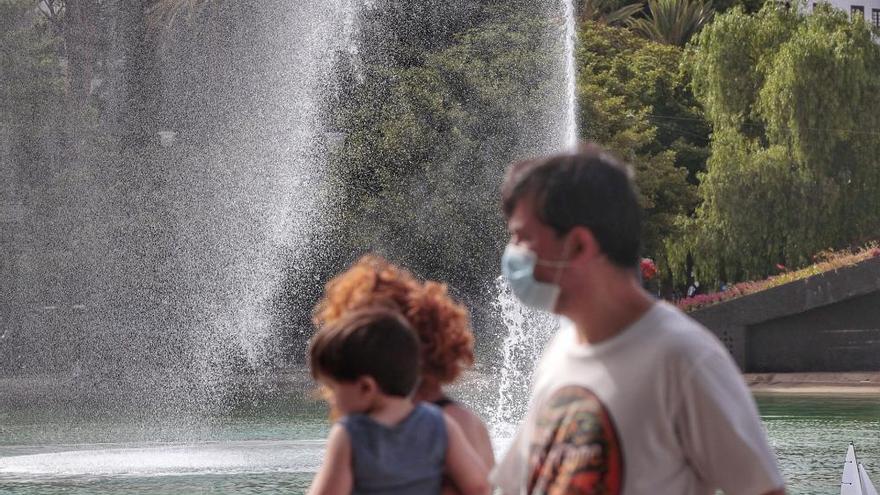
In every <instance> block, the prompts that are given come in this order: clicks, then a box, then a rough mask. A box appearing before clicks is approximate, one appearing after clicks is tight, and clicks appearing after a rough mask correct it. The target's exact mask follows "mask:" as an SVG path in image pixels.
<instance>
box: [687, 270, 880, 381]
mask: <svg viewBox="0 0 880 495" xmlns="http://www.w3.org/2000/svg"><path fill="white" fill-rule="evenodd" d="M691 316H692V317H693V318H695V319H697V320H698V321H700V322H701V323H703V324H704V325H706V326H707V327H708V328H709V329H710V330H712V332H713V333H715V335H717V336H718V338H719V339H721V341H722V342H723V343H724V345H725V346H726V347H727V348H728V350H729V351H730V352H731V354H732V355H733V357H734V359H735V360H736V362H737V364H738V365H739V366H740V368H742V369H743V371H745V372H749V373H757V372H817V371H880V258H872V259H869V260H866V261H863V262H862V263H859V264H857V265H854V266H851V267H847V268H843V269H840V270H837V271H833V272H828V273H823V274H821V275H816V276H814V277H810V278H808V279H805V280H799V281H796V282H792V283H789V284H786V285H782V286H779V287H774V288H773V289H769V290H766V291H762V292H760V293H757V294H752V295H749V296H745V297H741V298H738V299H734V300H732V301H728V302H725V303H721V304H717V305H714V306H710V307H708V308H703V309H701V310H698V311H695V312H693V313H691Z"/></svg>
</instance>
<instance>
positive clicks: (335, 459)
mask: <svg viewBox="0 0 880 495" xmlns="http://www.w3.org/2000/svg"><path fill="white" fill-rule="evenodd" d="M353 485H354V480H353V477H352V472H351V440H350V439H349V438H348V432H346V431H345V428H343V427H342V426H340V425H339V424H336V425H333V428H332V429H330V436H329V438H327V452H326V453H325V454H324V463H323V464H321V469H320V470H318V474H316V475H315V479H314V480H313V481H312V486H311V488H309V494H308V495H350V494H351V490H352V487H353Z"/></svg>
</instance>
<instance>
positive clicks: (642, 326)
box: [492, 146, 784, 495]
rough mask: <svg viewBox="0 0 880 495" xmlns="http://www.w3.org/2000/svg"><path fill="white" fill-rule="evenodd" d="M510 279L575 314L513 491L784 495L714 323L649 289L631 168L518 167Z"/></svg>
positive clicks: (532, 410) (508, 461) (526, 297)
mask: <svg viewBox="0 0 880 495" xmlns="http://www.w3.org/2000/svg"><path fill="white" fill-rule="evenodd" d="M502 199H503V206H504V212H505V214H506V216H507V221H508V228H509V230H510V234H511V240H510V244H509V245H508V246H507V249H506V250H505V253H504V258H503V261H502V265H503V272H504V275H505V278H506V279H507V280H508V283H509V284H510V286H511V289H512V290H513V292H514V294H515V295H516V296H517V297H519V298H520V299H521V300H522V302H523V303H524V304H526V305H527V306H530V307H532V308H536V309H542V310H546V311H552V312H553V313H556V314H558V315H561V316H563V317H565V319H564V320H563V322H564V323H563V325H562V327H561V328H560V330H559V332H558V333H557V335H556V336H555V337H554V338H553V340H552V342H551V343H550V345H549V346H548V348H547V350H546V352H545V354H544V357H543V358H542V360H541V362H540V363H539V364H538V367H537V368H536V370H535V375H534V378H533V384H532V398H531V402H530V405H529V411H528V413H527V415H526V418H525V420H524V423H523V424H522V425H521V426H520V429H519V431H518V433H517V436H516V437H515V438H514V440H513V443H512V445H511V447H510V449H509V451H508V452H507V454H506V456H505V457H504V459H503V460H502V462H501V463H500V464H499V465H498V467H497V468H496V469H495V470H494V471H493V473H492V479H493V482H494V483H495V484H497V485H498V486H500V487H501V489H502V492H503V493H505V494H507V495H513V494H521V493H527V494H551V495H552V494H600V493H601V494H612V495H613V494H627V495H634V494H655V495H656V494H675V495H682V494H685V495H691V494H695V495H696V494H706V495H711V494H713V493H715V491H716V489H720V490H722V491H724V492H725V493H728V494H733V495H762V494H768V495H769V494H782V493H784V489H783V481H782V477H781V476H780V474H779V470H778V468H777V466H776V461H775V458H774V455H773V453H772V451H771V449H770V447H769V446H768V444H767V439H766V437H765V434H764V430H763V428H762V425H761V422H760V419H759V417H758V412H757V409H756V407H755V403H754V400H753V399H752V396H751V395H750V393H749V391H748V389H747V388H746V386H745V383H744V382H743V380H742V377H741V375H740V373H739V370H738V369H737V367H736V365H735V364H734V363H733V360H732V359H731V357H730V356H729V354H728V353H727V351H726V350H725V349H724V347H723V346H722V345H721V344H720V343H719V342H718V340H717V339H716V338H715V337H714V336H713V335H712V334H711V333H709V332H708V331H707V330H706V329H705V328H703V327H702V326H700V325H699V324H698V323H696V322H695V321H693V320H691V319H690V318H688V317H687V316H685V315H684V314H683V313H681V312H680V311H679V310H677V309H676V308H675V307H673V306H671V305H669V304H667V303H665V302H655V300H654V299H653V298H652V297H651V296H650V295H649V294H648V293H647V292H645V291H644V290H643V289H642V287H641V286H640V285H639V283H638V280H637V278H636V276H635V275H634V274H635V269H636V268H637V267H638V262H639V249H640V243H641V232H640V229H641V226H640V224H641V213H640V208H639V206H638V201H637V197H636V192H635V187H634V185H633V183H632V173H631V171H630V169H629V168H628V167H627V166H625V165H624V164H621V163H620V162H618V161H617V160H615V159H614V158H612V157H611V156H609V155H608V154H606V153H605V152H603V151H602V150H601V149H599V148H598V147H596V146H587V147H584V148H582V149H581V150H579V151H578V152H576V153H571V154H563V155H557V156H552V157H549V158H546V159H539V160H533V161H527V162H522V163H518V164H515V165H514V166H513V167H511V169H510V170H509V171H508V174H507V177H506V178H505V182H504V185H503V187H502Z"/></svg>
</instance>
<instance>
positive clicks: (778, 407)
mask: <svg viewBox="0 0 880 495" xmlns="http://www.w3.org/2000/svg"><path fill="white" fill-rule="evenodd" d="M757 399H758V404H759V407H760V410H761V415H762V418H763V420H764V424H765V425H766V427H767V431H768V433H769V435H770V438H771V441H772V443H773V446H774V448H775V449H776V452H777V455H778V458H779V463H780V466H781V469H782V471H783V474H784V476H785V477H786V480H787V487H788V491H789V493H792V494H836V493H838V491H839V488H838V486H839V482H840V475H841V470H842V464H843V458H844V454H845V452H846V446H847V444H848V443H849V442H850V441H853V442H855V443H856V446H857V450H858V453H859V457H860V460H861V461H862V462H863V463H864V464H865V467H866V468H867V470H868V472H869V474H871V473H876V474H874V480H875V482H876V481H878V480H880V397H873V396H872V397H866V396H821V397H820V396H802V395H758V396H757ZM327 430H328V423H327V421H326V419H325V411H324V409H323V407H322V406H321V405H320V404H319V403H317V402H314V401H310V400H303V399H286V400H279V401H276V403H274V404H270V405H269V406H268V407H266V406H265V405H262V406H260V407H257V408H253V409H251V410H247V411H239V412H237V413H233V414H230V415H228V416H227V417H224V418H220V419H215V420H212V421H209V422H206V421H204V420H191V419H186V418H177V419H171V420H169V419H167V418H163V419H161V420H159V419H156V420H150V419H149V418H147V419H144V420H141V421H139V422H137V423H133V422H131V421H125V420H120V419H114V418H99V419H96V418H94V417H70V416H69V415H67V414H64V413H63V412H59V411H53V412H47V411H44V410H42V411H41V410H21V409H16V410H12V409H10V408H8V407H7V408H6V409H5V410H4V409H2V408H0V494H4V495H5V494H21V495H25V494H27V495H35V494H40V495H48V494H65V495H67V494H90V495H92V494H120V495H127V494H131V495H134V494H169V495H170V494H175V495H176V494H187V493H212V494H226V493H230V494H231V493H237V494H250V493H254V494H258V493H259V494H281V493H284V494H297V493H304V492H305V490H306V489H307V488H308V484H309V482H310V481H311V478H312V476H313V475H314V472H315V470H316V468H317V467H318V465H319V464H320V462H321V455H322V450H323V438H324V436H325V434H326V432H327ZM496 442H497V444H498V446H499V447H500V446H502V445H504V444H505V443H506V442H505V439H504V438H496Z"/></svg>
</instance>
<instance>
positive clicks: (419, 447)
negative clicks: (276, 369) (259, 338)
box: [309, 307, 489, 495]
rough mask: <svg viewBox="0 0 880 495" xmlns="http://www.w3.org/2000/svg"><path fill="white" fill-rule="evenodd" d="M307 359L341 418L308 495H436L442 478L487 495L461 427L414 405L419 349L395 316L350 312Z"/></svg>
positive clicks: (378, 310)
mask: <svg viewBox="0 0 880 495" xmlns="http://www.w3.org/2000/svg"><path fill="white" fill-rule="evenodd" d="M309 353H310V357H311V367H312V376H313V377H314V378H315V379H316V380H318V381H319V382H320V383H321V384H323V385H324V386H325V387H327V388H328V389H329V390H330V392H331V394H332V400H333V406H334V407H335V408H336V409H337V410H338V411H339V412H340V413H341V414H343V415H344V417H342V418H341V419H340V420H339V421H338V422H337V423H336V424H335V425H334V426H333V428H332V429H331V430H330V436H329V438H328V440H327V452H326V455H325V459H324V464H323V465H322V466H321V469H320V470H319V471H318V474H317V475H316V476H315V480H314V481H313V482H312V487H311V489H310V490H309V495H324V494H340V495H348V494H351V493H355V494H357V493H376V494H401V495H402V494H413V495H424V494H439V493H440V492H441V487H442V484H443V477H444V474H445V475H446V476H448V478H449V479H450V480H451V481H452V483H453V484H455V486H456V487H457V488H458V490H459V492H460V493H462V494H463V495H470V494H475V495H476V494H479V495H483V494H488V493H489V485H488V481H487V472H486V467H485V466H484V465H483V462H482V461H481V460H480V458H479V457H478V456H477V454H476V452H474V450H473V448H472V447H471V446H470V444H469V443H468V442H467V440H466V439H465V437H464V434H463V433H462V431H461V428H459V426H458V425H457V424H456V423H455V422H454V421H452V420H451V419H449V418H448V417H447V416H445V415H444V414H443V412H441V411H440V410H439V409H438V408H437V407H435V406H432V405H429V404H418V405H415V404H413V401H412V399H411V394H412V392H413V390H414V389H415V387H416V384H417V382H418V374H419V372H418V370H419V365H420V363H419V343H418V338H417V337H416V335H415V332H414V331H413V330H412V328H410V326H409V324H408V323H407V322H406V320H405V319H404V318H403V317H402V316H400V314H399V313H397V312H396V311H394V310H391V309H388V308H385V307H374V308H365V309H361V310H357V311H352V312H351V313H350V314H348V315H346V316H345V317H343V318H341V319H340V320H337V321H335V322H334V323H332V324H330V325H327V326H325V327H323V328H321V329H319V330H318V332H317V334H316V335H315V336H314V338H313V339H312V342H311V346H310V349H309Z"/></svg>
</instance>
